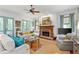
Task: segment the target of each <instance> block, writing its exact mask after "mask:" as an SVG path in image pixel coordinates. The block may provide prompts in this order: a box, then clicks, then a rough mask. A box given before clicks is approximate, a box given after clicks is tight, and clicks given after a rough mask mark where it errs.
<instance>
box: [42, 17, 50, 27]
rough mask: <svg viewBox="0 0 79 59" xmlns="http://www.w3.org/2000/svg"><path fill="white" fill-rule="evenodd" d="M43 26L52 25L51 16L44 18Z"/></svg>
mask: <svg viewBox="0 0 79 59" xmlns="http://www.w3.org/2000/svg"><path fill="white" fill-rule="evenodd" d="M41 26H51V20H50V17H49V16H48V17H44V18H42V24H41Z"/></svg>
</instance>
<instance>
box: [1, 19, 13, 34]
mask: <svg viewBox="0 0 79 59" xmlns="http://www.w3.org/2000/svg"><path fill="white" fill-rule="evenodd" d="M13 25H14V22H13V18H8V17H0V32H2V33H5V34H11V35H13V32H14V29H13V28H14V27H13Z"/></svg>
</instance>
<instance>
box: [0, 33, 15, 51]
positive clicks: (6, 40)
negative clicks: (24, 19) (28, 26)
mask: <svg viewBox="0 0 79 59" xmlns="http://www.w3.org/2000/svg"><path fill="white" fill-rule="evenodd" d="M1 35H2V36H1V40H0V41H1V43H2V45H3V47H4V49H6V50H8V51H10V50H12V49H14V48H15V42H14V40H13V39H12V38H10V37H9V36H7V35H5V34H1Z"/></svg>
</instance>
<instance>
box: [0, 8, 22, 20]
mask: <svg viewBox="0 0 79 59" xmlns="http://www.w3.org/2000/svg"><path fill="white" fill-rule="evenodd" d="M0 16H6V17H12V18H14V19H19V20H20V19H21V15H20V14H18V13H15V12H11V11H7V10H1V9H0Z"/></svg>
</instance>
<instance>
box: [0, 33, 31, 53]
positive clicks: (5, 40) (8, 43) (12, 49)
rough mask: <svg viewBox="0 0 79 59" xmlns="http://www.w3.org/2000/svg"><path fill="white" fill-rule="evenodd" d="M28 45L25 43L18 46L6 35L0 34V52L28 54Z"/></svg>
mask: <svg viewBox="0 0 79 59" xmlns="http://www.w3.org/2000/svg"><path fill="white" fill-rule="evenodd" d="M29 53H30V47H29V45H27V44H22V45H20V46H18V47H16V46H15V42H14V40H13V39H12V38H10V37H9V36H8V35H5V34H0V54H29Z"/></svg>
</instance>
